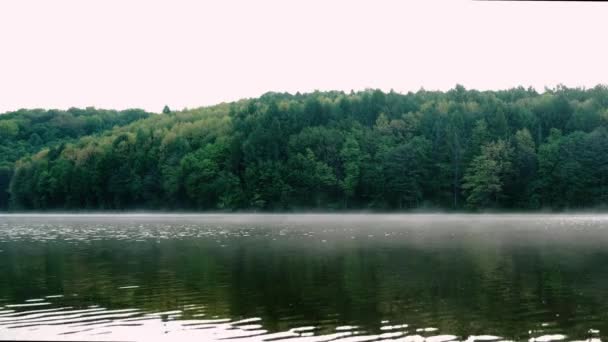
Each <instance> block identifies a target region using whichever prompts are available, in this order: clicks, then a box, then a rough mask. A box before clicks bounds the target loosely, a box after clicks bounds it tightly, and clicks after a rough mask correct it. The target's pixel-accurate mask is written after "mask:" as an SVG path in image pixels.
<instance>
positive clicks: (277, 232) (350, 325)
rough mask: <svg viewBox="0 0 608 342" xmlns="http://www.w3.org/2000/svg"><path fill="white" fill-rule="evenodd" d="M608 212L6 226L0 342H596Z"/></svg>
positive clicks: (67, 219) (604, 288)
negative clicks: (380, 341)
mask: <svg viewBox="0 0 608 342" xmlns="http://www.w3.org/2000/svg"><path fill="white" fill-rule="evenodd" d="M607 247H608V216H591V215H578V216H574V215H496V216H493V215H114V216H112V215H110V216H108V215H72V216H70V215H5V216H0V340H11V339H20V340H40V339H45V340H80V341H82V340H103V341H150V340H170V339H171V340H173V341H188V340H192V341H194V340H196V341H214V340H227V341H242V340H246V341H250V340H251V341H297V342H299V341H334V340H335V341H376V340H387V341H388V340H401V341H423V340H425V339H426V340H427V341H432V342H442V341H452V340H454V341H455V340H468V341H474V340H485V341H488V340H505V339H506V340H515V341H551V340H594V341H596V340H599V339H603V338H604V336H605V333H606V332H608V248H607Z"/></svg>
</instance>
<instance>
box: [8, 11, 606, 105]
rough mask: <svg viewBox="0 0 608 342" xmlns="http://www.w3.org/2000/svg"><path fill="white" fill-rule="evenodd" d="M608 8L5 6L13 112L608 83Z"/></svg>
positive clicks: (587, 85)
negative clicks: (268, 95) (279, 94)
mask: <svg viewBox="0 0 608 342" xmlns="http://www.w3.org/2000/svg"><path fill="white" fill-rule="evenodd" d="M606 18H608V3H601V2H592V3H584V2H491V1H490V2H481V1H469V0H445V1H440V0H421V1H417V0H396V1H384V0H369V1H357V0H344V1H342V0H272V1H271V0H268V1H266V0H217V1H204V0H193V1H179V0H167V1H151V0H116V1H114V0H74V1H68V0H53V1H48V0H40V1H29V0H2V1H0V112H4V111H8V110H15V109H18V108H40V107H41V108H69V107H86V106H95V107H98V108H116V109H124V108H133V107H138V108H144V109H146V110H150V111H155V112H160V111H161V110H162V108H163V106H164V105H165V104H167V105H169V106H170V107H171V108H172V109H182V108H184V107H189V108H192V107H198V106H202V105H211V104H216V103H219V102H222V101H232V100H237V99H240V98H244V97H256V96H259V95H261V94H263V93H265V92H267V91H288V92H292V93H295V92H297V91H300V92H308V91H313V90H315V89H318V90H345V91H350V90H351V89H354V90H361V89H365V88H381V89H383V90H390V89H394V90H396V91H399V92H407V91H410V90H412V91H416V90H418V89H420V88H421V87H424V88H425V89H429V90H431V89H432V90H434V89H440V90H447V89H450V88H452V87H454V85H456V84H457V83H458V84H462V85H464V86H465V87H466V88H476V89H503V88H509V87H513V86H518V85H523V86H525V87H527V86H533V87H535V88H537V89H538V90H539V91H540V90H542V89H543V88H544V87H545V86H551V87H553V86H555V85H557V84H560V83H562V84H565V85H567V86H586V87H592V86H594V85H596V84H598V83H608V46H607V45H606V42H607V37H606V34H607V33H608V20H606Z"/></svg>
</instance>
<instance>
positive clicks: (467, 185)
mask: <svg viewBox="0 0 608 342" xmlns="http://www.w3.org/2000/svg"><path fill="white" fill-rule="evenodd" d="M512 154H513V149H512V148H511V147H510V146H509V145H508V144H507V143H506V142H505V141H503V140H498V141H496V142H492V143H489V144H486V145H484V146H483V147H482V149H481V155H479V156H477V157H476V158H475V159H473V161H472V162H471V164H470V165H469V167H468V168H467V170H466V172H465V175H464V183H463V185H462V187H463V189H464V190H465V191H466V194H467V204H468V205H469V206H470V207H472V208H481V207H488V206H491V207H497V206H498V205H499V200H501V198H502V195H503V190H504V189H503V185H504V183H505V179H506V178H507V177H508V176H509V175H510V173H511V172H512V163H511V158H512Z"/></svg>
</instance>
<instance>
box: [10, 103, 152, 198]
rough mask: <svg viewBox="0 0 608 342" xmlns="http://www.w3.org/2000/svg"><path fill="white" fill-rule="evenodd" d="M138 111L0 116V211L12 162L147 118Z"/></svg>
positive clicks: (26, 112) (89, 110)
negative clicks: (51, 147) (48, 148)
mask: <svg viewBox="0 0 608 342" xmlns="http://www.w3.org/2000/svg"><path fill="white" fill-rule="evenodd" d="M148 115H150V114H148V113H145V112H144V111H141V110H126V111H122V112H117V111H112V110H98V109H95V108H86V109H76V108H72V109H69V110H67V111H59V110H41V109H34V110H19V111H16V112H10V113H5V114H2V115H0V209H5V208H7V207H8V205H9V196H8V195H9V194H8V190H9V184H10V179H11V175H12V174H13V168H14V165H15V162H16V161H17V160H19V159H20V158H22V157H24V156H26V155H30V154H32V153H36V152H38V151H40V149H42V148H45V147H50V146H54V145H59V144H61V143H66V142H69V141H72V140H74V139H76V138H79V137H82V136H85V135H90V134H94V133H98V132H101V131H104V130H108V129H111V128H112V127H114V126H123V125H126V124H128V123H130V122H133V121H136V120H139V119H143V118H146V117H148Z"/></svg>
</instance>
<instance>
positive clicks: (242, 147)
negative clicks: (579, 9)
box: [0, 86, 608, 211]
mask: <svg viewBox="0 0 608 342" xmlns="http://www.w3.org/2000/svg"><path fill="white" fill-rule="evenodd" d="M137 113H138V115H142V116H145V115H144V114H143V113H141V112H137ZM59 114H60V113H56V114H55V115H57V117H58V118H60V117H61V116H59ZM11 115H13V116H14V118H15V120H17V118H19V117H20V114H19V113H13V114H11ZM21 115H23V113H22V114H21ZM40 115H42V114H40ZM62 115H66V114H65V113H63V114H62ZM115 115H118V114H115ZM33 117H37V115H33ZM2 118H3V119H4V116H3V117H2ZM88 119H89V118H88V116H87V115H86V113H82V120H83V121H84V122H88V121H87V120H88ZM54 120H59V119H56V118H55V117H53V118H52V119H50V120H47V121H48V124H47V126H45V125H41V131H40V132H36V133H37V135H39V137H40V139H37V138H35V137H34V138H32V135H33V131H32V129H33V127H35V126H32V125H25V126H23V127H22V126H19V128H11V127H9V126H11V125H10V124H9V125H6V124H4V125H3V124H2V123H0V137H1V138H0V139H1V140H2V141H3V143H2V145H3V146H2V148H3V152H2V153H3V155H9V153H10V155H15V156H16V157H18V156H21V154H23V152H31V151H32V150H33V146H34V143H33V142H32V141H31V140H41V141H44V142H45V143H44V144H42V143H39V144H38V145H41V146H39V147H42V149H40V150H39V151H38V152H37V153H35V154H31V155H28V156H26V157H24V158H22V159H20V160H19V161H17V162H16V164H15V168H14V171H13V176H12V181H11V185H10V201H11V208H12V209H15V210H20V209H34V210H41V209H42V210H66V209H87V210H88V209H106V210H107V209H110V210H114V209H166V210H176V209H179V210H209V211H211V210H267V211H281V210H304V209H311V210H361V209H369V210H407V209H414V208H423V209H431V210H432V209H447V210H478V209H507V210H523V209H526V210H539V209H552V210H564V209H577V208H583V207H594V208H602V207H604V206H606V204H608V130H607V129H608V87H606V86H597V87H594V88H592V89H578V88H576V89H572V88H566V87H562V86H560V87H557V88H555V89H546V90H545V91H544V92H543V93H538V92H537V91H535V90H534V89H524V88H521V87H520V88H515V89H510V90H504V91H476V90H466V89H465V88H464V87H462V86H456V87H455V88H454V89H452V90H450V91H447V92H437V91H425V90H420V91H418V92H415V93H414V92H410V93H407V94H400V93H396V92H392V91H391V92H388V93H385V92H382V91H379V90H366V91H362V92H356V93H354V92H351V93H350V94H349V93H344V92H315V93H310V94H299V93H298V94H295V95H291V94H286V93H267V94H265V95H263V96H261V97H260V98H257V99H249V100H241V101H238V102H234V103H225V104H220V105H217V106H212V107H206V108H199V109H192V110H183V111H179V112H171V111H169V110H165V111H163V113H162V114H158V115H151V116H149V117H146V118H143V119H141V120H137V121H135V122H132V123H130V124H126V125H122V126H117V127H114V128H113V129H111V130H105V131H100V133H99V134H97V135H91V136H86V137H81V138H79V139H77V140H73V138H75V137H77V136H78V135H80V134H81V133H82V134H88V133H94V131H95V130H93V129H91V130H90V132H85V131H86V129H84V128H82V129H81V130H78V133H75V132H70V133H69V134H68V133H63V131H54V133H53V135H55V136H58V137H60V138H58V139H63V135H66V137H69V138H70V142H67V143H61V144H50V141H56V140H57V139H51V138H45V134H46V133H45V132H44V130H45V127H46V129H51V128H52V127H53V126H52V122H53V121H54ZM124 121H125V122H123V123H127V122H126V121H129V120H124ZM7 127H8V128H7ZM79 127H80V126H79ZM82 127H88V126H87V124H83V126H82ZM95 127H99V126H95ZM21 129H24V132H23V133H22V132H21ZM7 132H8V133H7ZM15 137H17V138H15ZM19 141H22V143H19ZM5 142H10V143H9V144H7V143H5ZM47 142H49V143H47ZM45 145H46V146H49V147H44V146H45ZM23 146H27V147H23ZM36 147H37V148H38V146H36ZM12 149H19V151H18V152H16V153H15V152H13V151H12ZM26 150H27V151H26ZM3 158H4V156H3ZM9 159H10V158H9ZM7 165H9V166H10V162H9V164H7Z"/></svg>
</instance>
